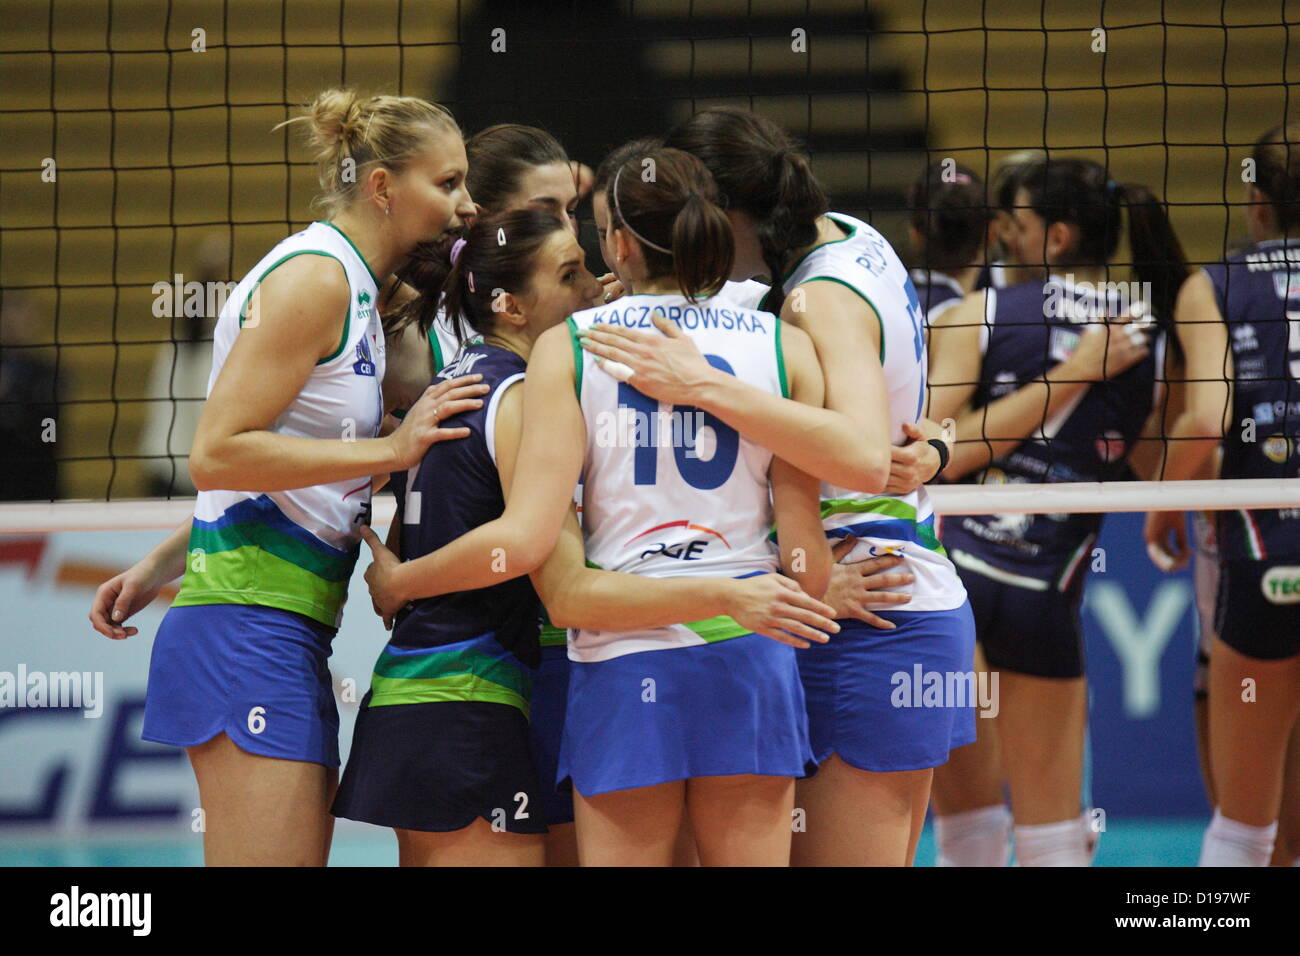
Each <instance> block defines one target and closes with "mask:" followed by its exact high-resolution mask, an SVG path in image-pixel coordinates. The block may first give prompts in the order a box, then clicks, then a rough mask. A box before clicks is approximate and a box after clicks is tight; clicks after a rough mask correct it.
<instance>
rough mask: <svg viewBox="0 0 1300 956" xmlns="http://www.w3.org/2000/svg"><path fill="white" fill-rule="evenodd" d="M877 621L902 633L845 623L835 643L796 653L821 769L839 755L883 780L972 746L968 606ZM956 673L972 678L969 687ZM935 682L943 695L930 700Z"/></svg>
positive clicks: (883, 614) (889, 616) (888, 614)
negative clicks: (883, 774) (886, 774)
mask: <svg viewBox="0 0 1300 956" xmlns="http://www.w3.org/2000/svg"><path fill="white" fill-rule="evenodd" d="M875 613H877V614H879V615H880V616H881V617H883V618H885V619H886V620H889V621H892V622H893V623H895V624H897V625H898V627H897V628H895V629H894V630H892V631H885V630H878V629H877V628H874V627H872V626H870V625H869V624H866V623H865V622H863V621H859V620H856V619H849V620H842V621H839V622H838V623H839V625H840V632H839V633H838V634H833V635H831V639H830V641H829V642H828V643H826V644H814V645H812V646H811V647H809V648H808V649H807V650H801V651H799V652H798V654H797V657H798V661H799V676H800V678H802V680H803V687H804V693H805V694H806V695H807V698H808V730H809V734H810V735H811V737H812V745H813V755H814V756H815V758H816V759H817V761H818V762H821V761H823V760H825V759H826V758H828V757H829V756H830V755H831V754H839V757H840V759H841V760H843V761H844V762H845V763H847V764H849V765H850V766H852V767H857V768H858V769H859V770H871V771H877V772H889V771H898V770H923V769H925V768H927V767H937V766H939V765H940V764H943V763H947V761H948V751H950V750H954V749H955V748H957V747H963V746H965V745H966V744H969V743H972V742H974V740H975V706H974V705H975V703H976V702H977V698H976V700H971V699H970V697H971V696H972V695H970V694H969V693H968V690H969V688H970V687H971V686H972V684H974V683H975V681H974V677H973V672H974V668H975V621H974V618H973V617H972V615H971V609H970V603H969V602H967V603H965V604H963V605H962V606H961V607H959V608H955V609H953V610H951V611H877V612H875ZM936 673H937V674H938V675H939V677H938V678H931V677H930V676H929V675H931V674H936ZM948 675H953V678H952V679H950V678H949V676H948ZM957 675H971V677H970V678H967V679H966V680H965V682H964V683H963V682H960V681H959V680H958V679H957ZM936 680H938V681H940V682H941V687H942V688H943V691H942V692H933V688H934V685H935V681H936ZM950 686H951V687H952V692H949V690H948V688H949V687H950ZM927 689H931V690H932V693H930V694H927V693H926V690H927ZM975 690H976V694H978V686H975Z"/></svg>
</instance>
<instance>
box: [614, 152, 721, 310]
mask: <svg viewBox="0 0 1300 956" xmlns="http://www.w3.org/2000/svg"><path fill="white" fill-rule="evenodd" d="M643 168H645V169H653V171H654V174H653V176H651V177H650V178H648V179H647V178H646V177H645V176H643V175H641V170H642V169H643ZM717 195H718V192H717V187H716V186H715V185H714V182H713V179H712V177H710V176H709V171H708V170H707V169H705V168H704V164H703V163H702V162H700V160H699V159H697V158H696V157H694V156H692V155H691V154H690V153H684V152H682V151H681V150H679V149H666V148H662V147H660V148H655V149H651V150H649V151H648V152H646V153H645V154H644V155H636V154H634V155H629V156H628V157H627V159H626V160H625V161H624V162H623V164H622V165H620V166H619V167H618V169H617V170H616V171H615V172H614V178H613V180H612V181H611V182H610V184H609V186H608V187H607V188H606V194H605V201H606V205H607V207H608V208H609V211H610V221H611V222H612V223H613V224H614V225H615V226H616V227H618V226H621V227H622V228H625V229H626V230H627V231H628V233H630V234H631V236H632V237H633V239H635V240H636V241H637V242H638V243H639V245H640V247H641V252H642V255H643V257H644V259H645V265H646V274H647V277H649V278H659V277H660V276H666V275H672V276H673V277H674V278H675V279H676V280H677V285H678V287H679V288H680V289H681V291H682V294H683V295H685V296H686V298H687V300H688V301H690V302H695V301H696V299H697V297H699V296H701V295H705V296H708V295H713V294H714V293H716V292H717V291H718V290H719V289H721V288H722V286H723V284H724V283H725V282H726V281H727V279H728V277H729V276H730V275H731V267H732V264H733V262H734V261H735V254H736V244H735V238H734V237H733V235H732V232H731V223H730V222H729V221H728V220H727V216H726V213H724V212H723V211H722V209H720V208H719V206H718V204H717Z"/></svg>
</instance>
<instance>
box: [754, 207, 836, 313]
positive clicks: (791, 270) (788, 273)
mask: <svg viewBox="0 0 1300 956" xmlns="http://www.w3.org/2000/svg"><path fill="white" fill-rule="evenodd" d="M824 215H825V216H826V218H827V219H829V220H830V221H831V222H833V223H835V225H837V226H839V227H840V228H841V229H847V230H848V231H849V234H848V235H847V236H845V237H844V238H843V239H831V240H830V241H828V242H823V243H822V244H821V245H819V246H813V247H812V248H811V249H809V250H808V251H807V252H805V253H804V254H803V255H801V256H800V257H799V261H797V262H796V263H795V264H794V265H792V266H791V267H790V268H789V270H787V271H786V274H785V278H783V279H782V280H781V285H782V286H783V287H784V286H785V284H786V281H787V280H788V279H789V278H790V277H791V276H792V275H794V273H795V270H796V269H798V268H799V267H800V266H801V265H803V263H804V260H805V259H807V258H808V257H809V256H810V255H812V254H813V253H814V252H816V251H817V250H818V249H825V248H826V247H827V246H837V245H839V244H840V243H841V242H848V241H849V240H850V239H852V238H853V237H854V236H856V235H857V234H858V227H857V226H854V225H852V224H850V223H847V222H840V221H839V220H838V219H836V218H835V217H834V216H833V215H832V214H831V213H824ZM805 281H807V280H805ZM800 285H803V283H802V282H801V283H800ZM786 295H789V293H788V292H787V293H786ZM764 298H766V296H764Z"/></svg>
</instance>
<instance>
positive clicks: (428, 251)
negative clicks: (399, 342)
mask: <svg viewBox="0 0 1300 956" xmlns="http://www.w3.org/2000/svg"><path fill="white" fill-rule="evenodd" d="M454 242H455V239H454V238H452V237H443V238H441V239H438V240H436V241H432V242H422V243H420V244H419V245H417V246H416V247H415V248H414V249H412V250H411V252H410V254H409V255H408V256H407V259H406V262H405V263H403V264H402V266H401V268H399V269H398V270H397V277H398V278H399V279H401V280H402V281H403V282H405V283H406V284H407V285H409V286H410V287H411V288H412V289H414V290H415V292H416V293H417V295H416V298H414V299H412V300H411V301H410V302H407V303H406V304H405V305H403V306H402V307H401V308H400V309H399V310H398V311H397V312H396V313H394V314H393V315H392V317H391V319H389V318H388V317H385V319H384V334H385V335H387V336H389V337H392V336H394V335H396V334H397V333H398V332H401V331H402V330H403V329H405V328H406V327H407V326H408V325H410V324H412V323H415V324H416V325H417V326H418V327H419V329H420V334H421V335H428V334H429V329H431V328H432V327H433V322H434V319H436V318H437V316H438V311H439V309H441V307H442V291H443V287H444V286H445V285H446V284H447V281H448V276H449V275H450V274H451V271H452V263H451V247H452V245H453V244H454ZM459 335H460V332H459V330H458V331H457V336H459Z"/></svg>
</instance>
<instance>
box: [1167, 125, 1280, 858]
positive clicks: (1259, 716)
mask: <svg viewBox="0 0 1300 956" xmlns="http://www.w3.org/2000/svg"><path fill="white" fill-rule="evenodd" d="M1252 158H1253V160H1254V165H1255V169H1256V176H1255V182H1254V183H1253V184H1249V185H1248V186H1247V189H1246V193H1247V195H1246V201H1247V203H1248V205H1247V206H1246V216H1247V222H1248V227H1249V231H1250V235H1251V238H1252V239H1253V240H1254V243H1253V245H1252V246H1251V247H1250V248H1248V249H1246V250H1245V251H1243V252H1240V253H1237V254H1236V255H1233V256H1230V257H1229V258H1228V259H1227V261H1226V262H1224V263H1217V264H1213V265H1210V266H1207V267H1206V268H1205V269H1204V270H1203V271H1202V272H1201V273H1200V274H1198V275H1197V276H1195V277H1194V278H1193V280H1192V281H1190V282H1189V283H1188V284H1187V287H1186V289H1185V290H1184V294H1183V296H1182V299H1181V300H1180V302H1179V308H1180V315H1179V327H1180V330H1184V331H1185V332H1186V333H1187V337H1188V338H1189V344H1191V343H1194V345H1193V346H1192V348H1190V349H1189V350H1188V364H1189V372H1188V376H1187V377H1188V379H1189V380H1190V381H1189V383H1188V386H1187V392H1188V399H1187V401H1186V410H1185V412H1184V414H1183V415H1182V416H1180V417H1179V419H1178V420H1177V421H1176V422H1175V424H1174V428H1173V433H1172V434H1171V435H1170V438H1171V441H1170V443H1169V451H1168V453H1167V460H1166V465H1165V477H1166V478H1174V479H1176V478H1184V477H1188V476H1192V475H1195V474H1197V472H1198V471H1199V469H1200V468H1201V467H1202V466H1203V464H1204V462H1205V461H1206V459H1208V458H1209V457H1210V456H1211V455H1212V454H1213V451H1214V448H1215V446H1216V445H1217V444H1218V438H1219V435H1222V436H1223V460H1222V463H1221V465H1220V473H1221V476H1222V477H1224V478H1276V479H1292V480H1294V479H1295V478H1296V477H1297V474H1298V473H1300V448H1297V441H1298V440H1300V401H1297V395H1298V394H1300V386H1298V384H1297V383H1298V382H1300V319H1297V318H1296V316H1300V124H1295V123H1292V124H1289V125H1283V126H1280V127H1277V128H1275V129H1272V130H1270V131H1269V132H1267V133H1265V134H1264V135H1263V136H1262V137H1260V139H1259V140H1258V142H1257V143H1256V144H1255V148H1254V152H1253V155H1252ZM1228 346H1230V347H1231V355H1232V361H1231V363H1230V364H1228V363H1227V362H1226V361H1225V352H1226V349H1227V347H1228ZM1198 357H1199V362H1198V366H1197V367H1193V366H1192V362H1193V360H1194V359H1198ZM1229 369H1230V370H1231V375H1230V376H1229V375H1228V374H1225V373H1226V371H1227V370H1229ZM1229 388H1231V396H1232V401H1231V407H1230V416H1229V417H1227V419H1226V421H1225V418H1224V409H1225V406H1226V405H1227V401H1226V399H1227V392H1228V389H1229ZM1180 438H1181V439H1183V440H1181V441H1180V440H1177V439H1180ZM1297 498H1298V499H1300V496H1297ZM1180 523H1181V516H1180V515H1178V514H1177V513H1157V514H1153V515H1151V516H1150V517H1149V519H1148V527H1147V540H1148V543H1149V545H1150V546H1151V547H1152V548H1153V549H1155V551H1156V554H1157V555H1159V554H1160V553H1162V552H1163V553H1166V554H1170V555H1171V556H1173V557H1175V558H1177V557H1180V556H1181V554H1182V553H1183V552H1185V546H1184V545H1181V544H1179V543H1178V540H1177V537H1176V535H1175V533H1174V529H1175V527H1177V526H1178V525H1179V524H1180ZM1216 531H1217V534H1216V537H1217V541H1218V546H1219V554H1220V560H1221V568H1220V580H1219V595H1218V602H1217V609H1216V618H1217V619H1216V625H1217V639H1216V640H1215V641H1214V642H1213V644H1212V648H1211V652H1210V673H1209V712H1210V713H1209V738H1210V764H1211V770H1212V776H1213V780H1214V786H1215V790H1216V794H1215V796H1216V798H1217V805H1216V807H1215V813H1214V819H1213V820H1212V822H1211V823H1210V827H1209V829H1208V830H1207V832H1206V835H1205V841H1204V844H1203V846H1202V850H1201V865H1202V866H1264V865H1267V863H1268V862H1269V859H1270V856H1271V855H1272V854H1273V850H1274V843H1275V840H1276V837H1277V833H1278V819H1279V815H1280V813H1281V812H1282V809H1283V808H1282V800H1283V798H1282V794H1283V788H1284V775H1285V774H1284V770H1285V763H1286V754H1287V750H1288V739H1289V738H1290V737H1291V736H1292V734H1293V733H1294V732H1295V727H1296V719H1297V714H1300V609H1298V608H1297V595H1300V583H1298V582H1300V500H1298V501H1297V507H1294V508H1282V509H1258V510H1226V511H1221V512H1219V513H1218V522H1217V529H1216ZM1179 534H1181V531H1179ZM1171 537H1174V542H1173V543H1172V544H1171V542H1170V538H1171ZM1246 686H1249V687H1251V688H1252V692H1251V693H1244V692H1243V690H1242V688H1243V687H1246ZM1290 812H1291V813H1294V810H1293V809H1291V810H1290ZM1294 852H1295V848H1294V847H1288V848H1287V850H1286V853H1287V854H1288V855H1290V854H1293V853H1294Z"/></svg>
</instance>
